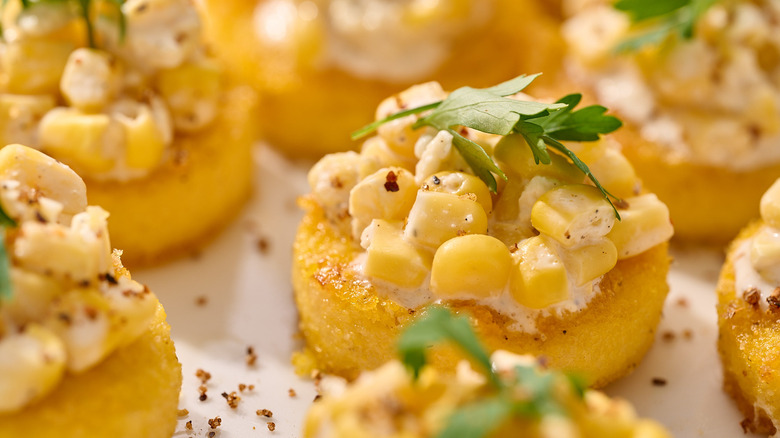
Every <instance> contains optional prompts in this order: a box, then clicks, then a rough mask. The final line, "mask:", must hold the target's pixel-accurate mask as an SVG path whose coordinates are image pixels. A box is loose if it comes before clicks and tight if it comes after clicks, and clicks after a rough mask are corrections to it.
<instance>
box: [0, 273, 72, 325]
mask: <svg viewBox="0 0 780 438" xmlns="http://www.w3.org/2000/svg"><path fill="white" fill-rule="evenodd" d="M11 284H13V286H14V293H13V294H12V295H11V297H10V298H9V299H8V300H7V301H3V300H0V306H2V307H3V310H4V311H6V312H7V313H8V315H9V316H10V317H11V319H12V320H13V322H14V323H15V324H16V325H24V324H27V323H30V322H32V321H40V320H42V319H43V318H44V317H45V316H46V314H47V312H48V311H49V305H50V304H51V302H52V301H53V300H54V299H55V298H56V297H58V296H59V295H61V294H62V292H63V289H62V286H60V283H59V282H57V281H56V280H54V279H53V278H51V277H48V276H46V275H40V274H37V273H34V272H30V271H27V270H24V269H21V268H17V267H13V268H11Z"/></svg>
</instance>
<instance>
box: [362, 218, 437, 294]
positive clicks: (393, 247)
mask: <svg viewBox="0 0 780 438" xmlns="http://www.w3.org/2000/svg"><path fill="white" fill-rule="evenodd" d="M401 225H402V223H401V222H388V221H385V220H381V219H374V220H373V221H372V222H371V224H370V225H369V226H368V227H367V228H366V230H365V232H364V234H363V239H362V240H363V243H364V246H365V247H366V268H365V273H366V275H368V276H369V277H373V278H378V279H380V280H384V281H388V282H391V283H394V284H397V285H399V286H401V287H411V288H413V287H418V286H420V285H422V283H423V281H425V278H426V277H427V276H428V272H430V268H431V257H430V255H428V254H427V253H426V252H424V251H420V250H418V249H417V248H415V247H414V245H412V244H410V243H409V242H407V241H406V240H404V238H403V232H402V231H401Z"/></svg>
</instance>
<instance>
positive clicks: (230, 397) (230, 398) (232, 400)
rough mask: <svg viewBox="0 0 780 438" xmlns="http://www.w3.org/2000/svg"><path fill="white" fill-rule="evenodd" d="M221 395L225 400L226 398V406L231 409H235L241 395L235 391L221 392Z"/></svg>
mask: <svg viewBox="0 0 780 438" xmlns="http://www.w3.org/2000/svg"><path fill="white" fill-rule="evenodd" d="M222 397H225V400H227V404H228V406H230V408H231V409H235V408H237V407H238V402H240V401H241V397H239V396H238V394H236V391H233V392H231V393H230V394H228V393H227V392H223V393H222Z"/></svg>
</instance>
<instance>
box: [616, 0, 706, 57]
mask: <svg viewBox="0 0 780 438" xmlns="http://www.w3.org/2000/svg"><path fill="white" fill-rule="evenodd" d="M717 1H718V0H618V1H616V2H615V4H614V7H615V9H617V10H619V11H623V12H625V13H626V14H628V15H629V16H630V17H631V21H632V22H633V23H634V24H638V25H640V26H642V28H643V30H642V31H640V33H639V34H638V35H636V36H633V37H630V38H628V39H626V40H624V41H623V42H621V43H620V44H618V46H617V47H616V48H615V50H616V51H617V52H628V51H636V50H638V49H640V48H641V47H643V46H645V45H648V44H659V43H661V42H663V41H665V40H666V39H667V38H669V37H670V36H672V35H675V36H678V37H679V38H682V39H690V38H692V37H693V32H694V29H695V27H696V22H697V21H698V20H699V18H700V17H701V16H702V15H703V14H704V13H705V12H706V11H707V9H709V8H710V7H711V6H712V5H714V4H715V3H716V2H717Z"/></svg>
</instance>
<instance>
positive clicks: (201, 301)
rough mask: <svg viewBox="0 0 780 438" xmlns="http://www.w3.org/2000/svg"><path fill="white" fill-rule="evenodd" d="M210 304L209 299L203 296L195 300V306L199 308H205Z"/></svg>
mask: <svg viewBox="0 0 780 438" xmlns="http://www.w3.org/2000/svg"><path fill="white" fill-rule="evenodd" d="M208 303H209V299H208V298H207V297H205V296H203V295H201V296H199V297H198V298H195V305H196V306H198V307H203V306H205V305H206V304H208Z"/></svg>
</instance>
